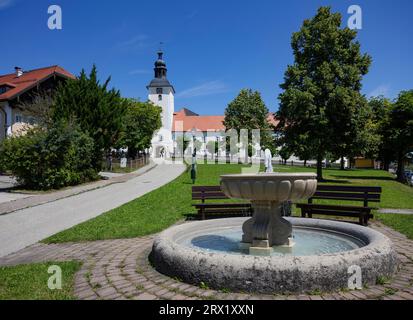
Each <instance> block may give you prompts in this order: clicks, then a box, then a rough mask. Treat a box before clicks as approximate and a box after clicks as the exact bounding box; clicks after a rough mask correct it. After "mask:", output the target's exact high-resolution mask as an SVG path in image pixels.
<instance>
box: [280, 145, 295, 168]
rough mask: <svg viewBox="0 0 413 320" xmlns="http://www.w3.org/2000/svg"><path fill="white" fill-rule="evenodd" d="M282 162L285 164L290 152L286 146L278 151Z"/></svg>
mask: <svg viewBox="0 0 413 320" xmlns="http://www.w3.org/2000/svg"><path fill="white" fill-rule="evenodd" d="M278 153H279V155H280V157H281V159H282V160H283V163H284V164H287V160H288V159H289V158H290V157H291V155H292V152H291V150H290V148H289V147H288V146H283V147H282V148H281V149H280V151H279V152H278Z"/></svg>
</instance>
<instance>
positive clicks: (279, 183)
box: [221, 173, 317, 255]
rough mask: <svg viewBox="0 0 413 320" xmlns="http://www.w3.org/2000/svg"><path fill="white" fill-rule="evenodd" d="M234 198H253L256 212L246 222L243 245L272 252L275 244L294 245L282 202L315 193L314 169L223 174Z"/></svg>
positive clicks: (225, 188)
mask: <svg viewBox="0 0 413 320" xmlns="http://www.w3.org/2000/svg"><path fill="white" fill-rule="evenodd" d="M221 189H222V191H223V192H224V193H225V194H226V195H227V196H228V197H230V198H237V199H247V200H251V205H252V207H253V212H254V215H253V217H252V218H251V219H248V220H247V221H246V222H245V223H244V224H243V226H242V231H243V235H242V243H241V244H240V246H241V247H242V248H249V252H250V254H255V255H270V254H271V251H272V247H273V246H286V247H292V246H293V245H294V242H293V239H292V224H291V223H290V222H289V221H287V220H286V219H284V218H283V217H282V216H281V204H282V203H283V202H285V201H288V200H290V201H297V200H302V199H307V198H309V197H311V196H312V195H313V194H314V193H315V191H316V189H317V180H316V175H315V174H313V173H296V174H291V173H288V174H286V173H262V174H236V175H223V176H221Z"/></svg>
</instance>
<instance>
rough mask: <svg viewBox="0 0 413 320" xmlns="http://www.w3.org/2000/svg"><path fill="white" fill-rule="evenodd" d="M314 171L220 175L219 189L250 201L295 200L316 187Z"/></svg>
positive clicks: (312, 191)
mask: <svg viewBox="0 0 413 320" xmlns="http://www.w3.org/2000/svg"><path fill="white" fill-rule="evenodd" d="M316 177H317V176H316V174H314V173H260V174H231V175H222V176H221V189H222V191H223V192H224V193H225V194H226V195H227V196H228V197H230V198H236V199H247V200H252V201H276V202H284V201H287V200H290V201H296V200H302V199H307V198H309V197H311V196H312V195H313V194H314V192H315V191H316V189H317V180H316Z"/></svg>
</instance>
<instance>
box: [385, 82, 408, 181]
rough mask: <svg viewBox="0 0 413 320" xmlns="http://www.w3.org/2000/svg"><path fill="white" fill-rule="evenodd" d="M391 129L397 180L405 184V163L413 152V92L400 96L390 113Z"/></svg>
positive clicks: (406, 92) (405, 92)
mask: <svg viewBox="0 0 413 320" xmlns="http://www.w3.org/2000/svg"><path fill="white" fill-rule="evenodd" d="M390 128H391V129H392V134H391V141H392V143H393V146H394V150H395V151H396V157H397V180H398V181H400V182H405V181H404V166H405V161H406V160H407V157H408V154H409V153H410V152H412V151H413V90H410V91H402V92H401V93H400V94H399V96H398V98H397V100H396V102H395V103H394V105H393V108H392V109H391V112H390Z"/></svg>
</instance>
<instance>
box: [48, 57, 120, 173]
mask: <svg viewBox="0 0 413 320" xmlns="http://www.w3.org/2000/svg"><path fill="white" fill-rule="evenodd" d="M109 82H110V77H109V78H108V79H107V80H106V81H105V82H104V83H103V84H101V83H100V82H99V80H98V79H97V70H96V66H95V65H94V66H93V68H92V70H91V72H90V75H89V76H87V75H86V73H85V71H84V70H82V71H81V73H80V76H79V77H78V78H77V79H69V80H67V81H66V83H65V84H63V85H60V86H59V87H58V89H57V91H56V96H55V103H54V106H53V110H52V113H53V120H54V121H59V120H61V119H64V120H68V121H75V122H76V123H78V124H79V125H80V128H81V129H82V131H84V132H86V133H87V134H88V135H89V136H90V137H92V139H93V141H94V152H93V154H94V155H93V161H92V163H93V167H94V168H95V169H96V170H97V171H98V170H100V169H101V167H102V160H103V158H104V156H105V155H106V154H107V153H108V151H109V150H110V148H111V147H113V146H114V145H115V144H116V143H117V142H118V141H119V139H120V137H121V132H122V128H123V120H124V115H125V112H126V107H125V102H124V100H123V99H122V98H121V96H120V93H119V91H117V90H115V89H108V85H109Z"/></svg>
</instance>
